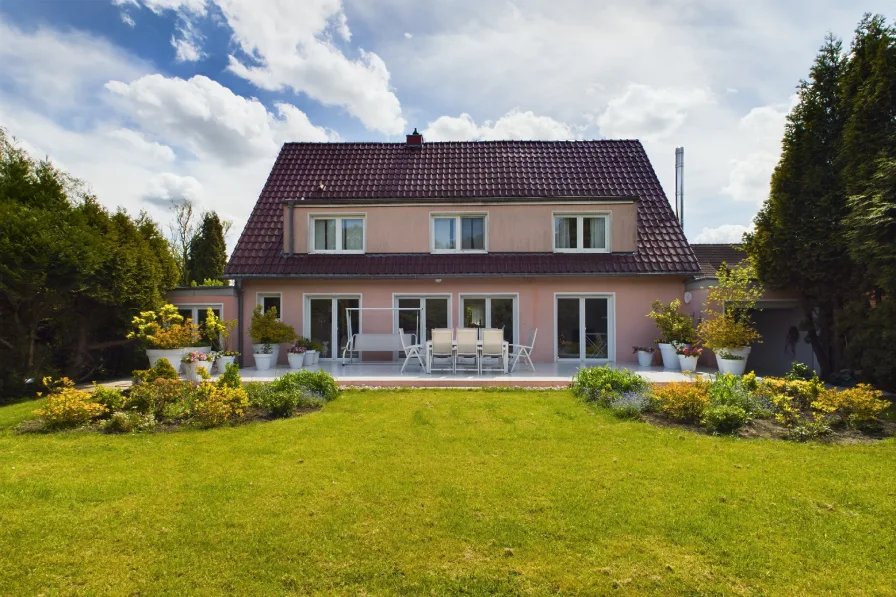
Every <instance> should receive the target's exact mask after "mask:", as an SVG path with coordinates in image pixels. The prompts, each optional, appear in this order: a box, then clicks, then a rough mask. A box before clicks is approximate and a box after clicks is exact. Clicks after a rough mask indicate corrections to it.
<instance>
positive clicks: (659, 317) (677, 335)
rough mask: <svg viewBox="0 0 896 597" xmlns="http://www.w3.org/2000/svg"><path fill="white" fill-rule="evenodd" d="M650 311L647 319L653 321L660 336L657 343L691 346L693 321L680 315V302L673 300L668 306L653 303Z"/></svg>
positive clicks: (684, 315) (658, 302) (656, 302)
mask: <svg viewBox="0 0 896 597" xmlns="http://www.w3.org/2000/svg"><path fill="white" fill-rule="evenodd" d="M650 307H651V309H652V311H651V312H650V313H648V314H647V317H649V318H650V319H652V320H653V323H654V324H656V327H657V329H658V330H659V332H660V336H662V337H661V338H660V339H659V340H657V342H662V343H664V344H691V343H692V342H693V341H694V320H693V319H691V316H690V315H687V314H685V313H682V312H681V311H680V310H679V309H680V308H681V301H680V300H678V299H675V300H673V301H672V302H671V303H669V304H668V305H664V304H663V303H661V302H660V301H653V303H651V305H650Z"/></svg>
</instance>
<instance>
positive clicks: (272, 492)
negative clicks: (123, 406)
mask: <svg viewBox="0 0 896 597" xmlns="http://www.w3.org/2000/svg"><path fill="white" fill-rule="evenodd" d="M44 400H46V399H44ZM38 406H42V405H38ZM34 408H35V404H33V403H32V404H17V405H13V406H8V407H3V408H0V553H3V554H11V556H12V557H4V565H3V566H0V593H3V594H9V595H36V594H41V593H43V594H47V595H59V594H81V595H127V594H138V593H139V594H144V595H150V594H152V595H158V594H170V595H183V594H191V595H210V594H221V593H228V594H243V595H245V594H264V595H289V594H296V595H303V594H352V595H355V594H377V595H382V594H386V595H397V594H406V595H407V594H414V595H418V594H437V595H449V594H467V595H486V594H549V593H550V594H565V595H572V594H589V595H593V594H618V595H645V594H646V595H651V594H652V595H698V594H719V595H724V594H744V595H759V594H761V595H797V594H801V595H822V594H827V595H887V594H891V593H892V578H893V576H894V573H896V564H894V562H896V544H894V543H893V541H892V540H891V538H892V537H893V536H894V535H896V499H894V496H893V491H892V483H891V479H890V477H889V476H888V475H886V474H881V471H892V470H894V467H896V444H894V440H892V439H891V440H885V441H880V442H875V443H871V444H856V445H835V446H832V445H821V444H817V443H809V444H798V443H792V442H786V441H767V440H761V439H760V440H750V441H745V440H740V439H735V438H729V437H715V436H711V435H706V434H697V433H689V432H687V431H683V430H682V429H680V428H675V427H658V426H653V425H646V424H643V423H639V422H631V421H622V420H619V419H617V418H616V417H614V416H613V415H612V414H611V412H610V411H609V410H608V409H606V408H604V407H601V406H598V405H597V404H595V403H593V402H585V401H583V400H581V399H580V398H577V397H575V396H573V395H572V393H571V392H568V391H529V392H526V391H503V392H486V391H463V390H442V391H439V390H430V391H420V390H403V391H358V390H349V391H345V392H343V393H342V394H341V395H340V397H339V399H338V400H335V401H331V402H328V403H326V404H325V405H324V407H323V408H322V409H320V410H317V411H315V412H313V413H310V414H307V415H304V416H301V417H294V418H289V419H279V420H275V421H270V422H264V423H257V424H247V425H238V426H225V427H221V428H217V429H210V430H200V429H193V428H187V429H185V430H183V431H179V432H177V433H149V434H146V433H143V434H123V435H122V434H118V435H115V434H100V433H44V434H22V433H17V432H16V431H15V428H16V426H17V425H18V424H19V423H20V422H21V421H22V420H23V419H24V418H28V417H30V416H32V415H31V411H33V410H34Z"/></svg>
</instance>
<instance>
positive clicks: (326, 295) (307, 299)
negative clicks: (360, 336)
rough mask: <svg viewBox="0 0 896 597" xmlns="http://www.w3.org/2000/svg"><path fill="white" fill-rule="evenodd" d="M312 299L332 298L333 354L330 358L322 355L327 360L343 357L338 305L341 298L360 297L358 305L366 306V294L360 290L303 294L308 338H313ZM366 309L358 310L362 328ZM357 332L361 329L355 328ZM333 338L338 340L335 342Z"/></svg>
mask: <svg viewBox="0 0 896 597" xmlns="http://www.w3.org/2000/svg"><path fill="white" fill-rule="evenodd" d="M312 299H316V300H319V299H331V302H330V314H331V315H330V316H331V317H332V318H333V321H332V322H331V323H330V347H331V354H332V356H331V357H329V358H324V357H321V358H322V359H324V360H325V361H326V360H335V359H341V358H342V355H340V354H338V353H339V333H338V331H337V329H338V328H337V327H336V326H337V324H338V319H339V316H338V315H336V305H337V301H338V300H339V299H358V307H363V306H364V295H363V294H361V293H360V292H358V293H353V294H347V293H342V294H340V293H332V292H306V293H304V294H302V335H303V336H304V337H306V338H311V300H312ZM363 316H364V311H358V327H359V328H361V327H362V326H363V325H364V320H363ZM354 331H355V332H360V331H361V330H360V329H358V330H354ZM333 340H336V342H335V343H334V342H333Z"/></svg>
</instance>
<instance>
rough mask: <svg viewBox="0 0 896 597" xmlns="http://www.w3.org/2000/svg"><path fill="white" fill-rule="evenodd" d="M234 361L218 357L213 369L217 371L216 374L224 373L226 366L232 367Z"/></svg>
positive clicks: (234, 358) (234, 359)
mask: <svg viewBox="0 0 896 597" xmlns="http://www.w3.org/2000/svg"><path fill="white" fill-rule="evenodd" d="M235 361H236V357H218V359H217V360H216V361H215V369H217V370H218V373H224V372H225V371H227V365H232V364H233V363H234V362H235Z"/></svg>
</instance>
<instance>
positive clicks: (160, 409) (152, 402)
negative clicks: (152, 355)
mask: <svg viewBox="0 0 896 597" xmlns="http://www.w3.org/2000/svg"><path fill="white" fill-rule="evenodd" d="M193 391H194V387H193V384H191V383H189V382H185V381H181V380H179V379H163V378H160V379H156V380H154V381H149V382H144V383H141V384H137V385H135V386H131V393H130V395H129V396H128V401H127V403H126V405H125V406H126V407H127V408H128V409H133V410H137V411H138V412H141V413H144V414H152V415H154V416H155V417H156V419H158V420H162V419H174V418H178V417H181V416H183V415H184V411H185V409H186V406H187V404H188V403H189V402H190V400H191V397H192V394H193Z"/></svg>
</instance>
